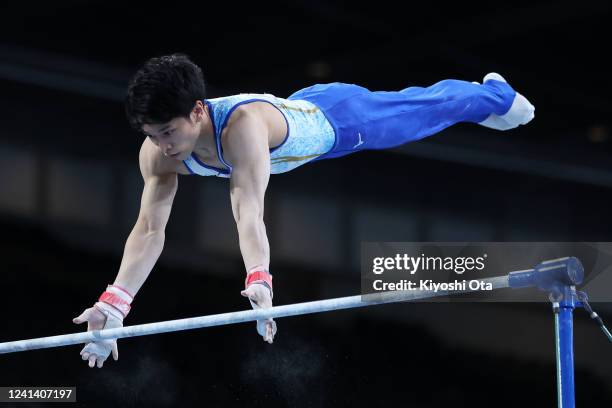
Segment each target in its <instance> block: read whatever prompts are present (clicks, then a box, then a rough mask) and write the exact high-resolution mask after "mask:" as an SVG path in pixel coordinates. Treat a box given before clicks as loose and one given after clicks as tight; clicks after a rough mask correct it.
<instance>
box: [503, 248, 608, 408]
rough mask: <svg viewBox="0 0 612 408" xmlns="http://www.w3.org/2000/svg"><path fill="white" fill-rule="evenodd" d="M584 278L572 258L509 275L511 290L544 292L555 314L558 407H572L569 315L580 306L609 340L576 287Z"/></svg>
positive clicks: (572, 387)
mask: <svg viewBox="0 0 612 408" xmlns="http://www.w3.org/2000/svg"><path fill="white" fill-rule="evenodd" d="M583 279H584V267H583V266H582V263H581V262H580V261H579V260H578V259H577V258H574V257H566V258H559V259H553V260H550V261H545V262H542V263H540V264H538V265H537V266H536V267H535V268H533V269H528V270H524V271H516V272H510V274H509V275H508V284H509V286H510V287H511V288H524V287H534V286H535V287H537V288H538V289H540V290H542V291H545V292H548V294H549V295H548V296H549V299H550V301H551V302H552V308H553V312H554V315H555V351H556V357H557V401H558V405H557V406H558V407H559V408H574V407H575V404H576V403H575V395H574V346H573V342H574V338H573V336H574V335H573V320H572V315H573V312H574V309H575V308H576V307H584V308H585V309H586V310H587V311H588V312H589V314H590V315H591V317H592V318H593V319H596V320H598V323H599V324H600V327H601V328H602V330H603V331H604V333H606V335H607V336H608V339H610V340H611V341H612V338H611V337H610V333H609V332H608V330H607V329H606V328H605V326H604V325H603V322H602V321H601V318H599V316H597V314H596V313H595V312H593V310H592V309H591V307H590V306H589V304H588V301H587V297H586V294H585V293H584V292H577V291H576V285H579V284H580V283H582V280H583Z"/></svg>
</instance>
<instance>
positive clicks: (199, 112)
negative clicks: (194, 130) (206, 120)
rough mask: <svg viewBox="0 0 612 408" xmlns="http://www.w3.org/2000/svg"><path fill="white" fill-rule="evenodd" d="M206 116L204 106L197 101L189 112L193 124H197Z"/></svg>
mask: <svg viewBox="0 0 612 408" xmlns="http://www.w3.org/2000/svg"><path fill="white" fill-rule="evenodd" d="M204 115H206V106H205V105H204V104H203V103H202V101H200V100H197V101H196V103H195V105H193V109H192V110H191V119H192V120H193V121H194V122H199V121H200V120H202V118H203V117H204Z"/></svg>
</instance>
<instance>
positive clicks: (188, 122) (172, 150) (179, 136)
mask: <svg viewBox="0 0 612 408" xmlns="http://www.w3.org/2000/svg"><path fill="white" fill-rule="evenodd" d="M203 109H204V107H203V106H202V103H201V102H200V101H198V102H197V103H196V106H195V107H194V109H193V110H192V111H191V113H190V115H189V118H184V117H178V118H174V119H172V120H171V121H169V122H166V123H161V124H150V125H149V124H145V125H143V126H142V131H143V132H144V134H145V135H147V136H148V137H149V138H150V139H151V141H152V142H153V143H154V144H155V145H156V146H157V147H158V148H159V149H160V150H161V152H162V153H163V154H164V156H167V157H170V158H172V159H175V160H185V159H187V158H188V157H189V155H190V154H191V152H193V150H194V147H195V144H196V141H197V140H198V136H199V134H200V128H201V125H202V114H203Z"/></svg>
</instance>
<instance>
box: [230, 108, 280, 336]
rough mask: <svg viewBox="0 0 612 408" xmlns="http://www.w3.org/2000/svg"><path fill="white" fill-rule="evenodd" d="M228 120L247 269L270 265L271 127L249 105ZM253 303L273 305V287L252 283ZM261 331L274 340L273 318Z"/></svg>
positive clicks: (236, 216) (235, 197)
mask: <svg viewBox="0 0 612 408" xmlns="http://www.w3.org/2000/svg"><path fill="white" fill-rule="evenodd" d="M232 117H233V118H232V123H231V124H228V132H227V137H226V141H225V143H224V146H223V147H224V152H225V158H226V160H227V161H229V164H230V165H231V166H232V176H231V179H230V197H231V202H232V212H233V214H234V219H235V220H236V226H237V228H238V237H239V241H240V251H241V253H242V258H243V260H244V266H245V268H246V271H247V273H248V272H249V271H251V270H253V269H254V268H256V267H263V268H264V269H265V270H266V271H268V270H269V266H270V246H269V244H268V238H267V235H266V227H265V224H264V197H265V194H266V188H267V187H268V181H269V179H270V151H269V142H268V127H267V125H266V123H265V121H264V120H263V119H262V118H261V116H259V115H257V114H256V113H255V112H252V111H249V110H248V109H246V108H245V109H240V108H238V109H236V112H234V113H233V115H232ZM241 293H242V295H243V296H246V297H248V298H249V300H250V301H251V304H252V305H253V307H256V308H257V307H264V308H267V307H272V290H271V288H268V287H267V286H266V285H264V284H252V285H250V286H249V287H247V288H245V290H244V291H242V292H241ZM257 327H258V332H259V334H260V335H262V337H263V338H264V340H265V341H267V342H268V343H272V340H273V338H274V334H275V333H276V324H275V323H274V321H273V320H272V319H268V320H266V321H261V322H258V326H257Z"/></svg>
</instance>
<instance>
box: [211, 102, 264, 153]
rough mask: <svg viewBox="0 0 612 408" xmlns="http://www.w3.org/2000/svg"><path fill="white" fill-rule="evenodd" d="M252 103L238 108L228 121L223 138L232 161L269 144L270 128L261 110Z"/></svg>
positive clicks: (224, 145) (225, 150)
mask: <svg viewBox="0 0 612 408" xmlns="http://www.w3.org/2000/svg"><path fill="white" fill-rule="evenodd" d="M250 105H252V104H245V105H241V106H239V107H237V108H236V110H235V111H234V112H233V113H232V116H231V117H230V119H229V120H228V123H227V133H226V135H224V136H225V138H224V140H222V143H223V147H224V152H225V156H226V158H227V159H229V161H230V162H235V161H236V160H240V158H241V157H244V156H245V155H250V154H252V153H253V152H254V151H259V150H260V149H259V147H266V148H267V146H268V128H267V125H266V122H265V120H264V118H263V117H262V114H261V111H260V110H259V109H257V107H254V106H250Z"/></svg>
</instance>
